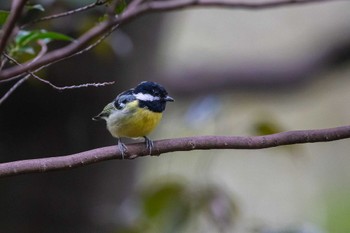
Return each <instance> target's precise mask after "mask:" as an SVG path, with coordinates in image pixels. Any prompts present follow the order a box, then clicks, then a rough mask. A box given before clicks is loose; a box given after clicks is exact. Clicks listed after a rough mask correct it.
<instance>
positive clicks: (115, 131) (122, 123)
mask: <svg viewBox="0 0 350 233" xmlns="http://www.w3.org/2000/svg"><path fill="white" fill-rule="evenodd" d="M161 119H162V113H157V112H152V111H149V110H147V109H144V108H136V109H133V111H132V113H130V112H129V113H127V114H123V113H120V114H118V116H116V118H115V119H114V120H111V122H110V124H108V123H107V128H108V130H109V131H110V133H111V134H112V135H113V136H114V137H130V138H137V137H142V136H146V135H148V134H149V133H151V132H152V131H153V130H154V129H155V127H156V126H157V125H158V123H159V122H160V120H161Z"/></svg>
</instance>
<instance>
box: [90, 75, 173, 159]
mask: <svg viewBox="0 0 350 233" xmlns="http://www.w3.org/2000/svg"><path fill="white" fill-rule="evenodd" d="M173 101H174V99H173V98H172V97H170V96H169V95H168V92H167V91H166V90H165V88H164V87H163V86H162V85H160V84H158V83H156V82H151V81H143V82H141V83H139V84H138V85H137V86H136V87H135V88H131V89H129V90H126V91H124V92H122V93H120V94H119V95H118V96H117V97H116V98H115V99H114V100H113V101H112V102H110V103H109V104H107V105H106V106H105V107H104V108H103V110H102V112H101V113H100V114H98V115H97V116H95V117H93V118H92V119H93V120H95V121H97V120H105V121H106V125H107V129H108V131H109V132H110V133H111V135H112V136H113V137H115V138H117V146H118V149H119V151H120V152H121V157H122V159H124V156H125V153H126V152H127V147H126V145H125V144H124V143H123V142H122V141H121V138H122V137H127V138H141V137H143V138H144V139H145V145H146V148H147V149H149V151H150V154H151V153H152V148H153V141H152V140H151V139H149V138H148V137H147V135H148V134H149V133H151V132H152V131H153V130H154V129H155V128H156V127H157V125H158V124H159V122H160V120H161V119H162V115H163V112H164V110H165V107H166V104H167V102H173Z"/></svg>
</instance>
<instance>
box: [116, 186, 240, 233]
mask: <svg viewBox="0 0 350 233" xmlns="http://www.w3.org/2000/svg"><path fill="white" fill-rule="evenodd" d="M128 203H129V204H128V206H127V209H128V210H130V209H131V211H132V212H133V213H134V217H133V218H132V220H131V221H129V222H128V224H126V226H125V227H123V228H122V229H120V230H117V231H116V233H141V232H143V233H147V232H152V233H154V232H162V233H176V232H193V229H198V231H197V230H196V232H201V230H200V229H201V224H200V222H201V220H204V221H205V222H206V224H208V225H210V226H212V227H213V229H216V232H222V231H225V230H227V229H232V227H233V223H234V220H235V218H236V217H237V213H238V211H237V208H236V205H235V203H234V202H233V200H232V198H230V197H229V195H228V193H226V192H225V191H223V190H222V189H220V188H218V187H216V186H209V185H208V186H200V187H198V186H196V187H193V186H190V185H189V184H186V183H180V182H167V183H157V184H152V185H149V186H147V187H145V188H144V189H143V190H141V191H140V192H138V194H136V196H135V197H133V198H132V200H130V201H129V202H128ZM135 203H136V205H135ZM122 215H123V214H122Z"/></svg>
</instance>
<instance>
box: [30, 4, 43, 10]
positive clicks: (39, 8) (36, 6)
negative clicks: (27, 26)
mask: <svg viewBox="0 0 350 233" xmlns="http://www.w3.org/2000/svg"><path fill="white" fill-rule="evenodd" d="M26 9H27V10H28V11H30V10H38V11H45V8H44V7H43V6H42V5H41V4H34V5H27V6H26Z"/></svg>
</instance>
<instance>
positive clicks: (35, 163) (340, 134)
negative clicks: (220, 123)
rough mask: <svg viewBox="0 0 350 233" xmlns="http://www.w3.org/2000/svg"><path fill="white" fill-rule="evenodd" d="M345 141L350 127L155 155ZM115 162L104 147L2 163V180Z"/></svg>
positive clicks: (136, 153)
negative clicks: (110, 161)
mask: <svg viewBox="0 0 350 233" xmlns="http://www.w3.org/2000/svg"><path fill="white" fill-rule="evenodd" d="M345 138H350V126H341V127H336V128H329V129H318V130H296V131H288V132H282V133H277V134H271V135H266V136H246V137H240V136H198V137H185V138H175V139H164V140H159V141H155V142H154V148H153V149H152V153H151V155H161V154H164V153H169V152H175V151H192V150H211V149H264V148H271V147H277V146H282V145H292V144H301V143H314V142H329V141H334V140H341V139H345ZM127 147H128V152H127V154H126V156H125V159H135V158H137V157H141V156H147V155H149V151H148V150H147V149H146V148H145V146H144V143H135V144H130V145H127ZM111 159H121V154H120V151H118V149H117V146H109V147H103V148H98V149H94V150H89V151H85V152H81V153H77V154H72V155H66V156H58V157H48V158H41V159H29V160H22V161H14V162H8V163H2V164H0V177H5V176H15V175H20V174H28V173H42V172H48V171H54V170H64V169H71V168H76V167H81V166H85V165H88V164H93V163H97V162H101V161H106V160H111Z"/></svg>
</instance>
